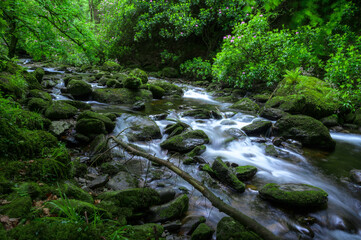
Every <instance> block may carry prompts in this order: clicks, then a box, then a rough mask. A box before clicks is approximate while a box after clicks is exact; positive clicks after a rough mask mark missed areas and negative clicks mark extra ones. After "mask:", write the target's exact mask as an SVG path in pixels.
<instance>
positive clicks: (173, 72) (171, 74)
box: [161, 67, 179, 78]
mask: <svg viewBox="0 0 361 240" xmlns="http://www.w3.org/2000/svg"><path fill="white" fill-rule="evenodd" d="M161 75H162V76H163V77H168V78H177V77H179V71H178V70H177V69H175V68H173V67H165V68H163V69H162V72H161Z"/></svg>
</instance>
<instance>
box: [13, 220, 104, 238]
mask: <svg viewBox="0 0 361 240" xmlns="http://www.w3.org/2000/svg"><path fill="white" fill-rule="evenodd" d="M8 236H9V239H17V240H46V239H56V240H88V239H89V236H91V237H92V238H94V239H100V238H101V232H100V231H99V230H97V229H96V228H95V227H94V226H93V225H91V224H86V225H85V224H80V223H70V222H67V221H62V220H58V221H33V222H31V223H30V224H25V225H22V224H21V225H19V226H17V227H16V228H14V229H12V230H10V231H9V232H8Z"/></svg>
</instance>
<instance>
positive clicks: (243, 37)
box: [212, 14, 319, 89]
mask: <svg viewBox="0 0 361 240" xmlns="http://www.w3.org/2000/svg"><path fill="white" fill-rule="evenodd" d="M233 33H234V34H233V36H232V35H228V36H225V37H224V42H223V47H222V51H221V52H219V53H218V54H217V56H216V59H215V62H214V64H213V66H212V73H213V76H214V78H215V79H216V80H218V81H223V82H227V83H229V84H230V85H234V86H237V87H241V88H245V89H252V88H254V87H256V86H257V85H259V84H261V85H262V86H265V85H266V86H274V85H275V83H278V82H279V81H280V80H281V79H282V75H283V73H284V71H285V70H286V69H295V68H296V67H302V68H303V69H304V70H309V69H310V68H311V67H312V66H318V62H319V61H318V58H317V56H315V55H314V54H313V53H312V50H311V49H310V47H309V46H308V44H306V43H304V40H305V39H304V38H302V37H300V33H299V32H297V31H292V30H277V29H276V30H271V28H270V25H269V23H268V19H267V17H266V16H263V15H262V14H258V15H257V16H253V18H252V19H251V20H250V21H249V22H248V23H246V22H241V23H240V24H238V25H237V26H236V27H235V30H234V31H233ZM303 34H307V32H304V33H303Z"/></svg>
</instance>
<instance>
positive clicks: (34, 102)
mask: <svg viewBox="0 0 361 240" xmlns="http://www.w3.org/2000/svg"><path fill="white" fill-rule="evenodd" d="M49 105H50V104H49V102H47V101H45V100H43V99H41V98H32V99H30V101H29V102H28V108H29V110H30V111H33V112H38V113H44V112H45V110H46V109H47V108H48V106H49Z"/></svg>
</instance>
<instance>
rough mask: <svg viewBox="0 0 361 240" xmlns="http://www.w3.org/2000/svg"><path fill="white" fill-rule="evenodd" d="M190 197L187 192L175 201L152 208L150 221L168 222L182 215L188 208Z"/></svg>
mask: <svg viewBox="0 0 361 240" xmlns="http://www.w3.org/2000/svg"><path fill="white" fill-rule="evenodd" d="M188 204H189V198H188V196H187V195H186V194H184V195H181V196H179V197H178V198H176V199H174V200H173V201H171V202H169V203H166V204H163V205H160V206H154V207H151V208H150V212H151V217H150V219H149V221H150V222H166V221H169V220H174V219H178V218H180V217H182V216H183V215H184V214H185V213H186V212H187V210H188Z"/></svg>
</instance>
